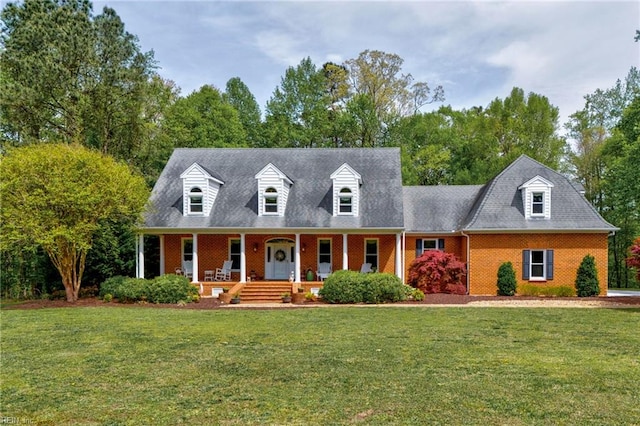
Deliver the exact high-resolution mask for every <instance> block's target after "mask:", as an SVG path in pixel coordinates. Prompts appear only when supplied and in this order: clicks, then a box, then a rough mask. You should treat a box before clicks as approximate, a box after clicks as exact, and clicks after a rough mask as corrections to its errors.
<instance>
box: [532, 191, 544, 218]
mask: <svg viewBox="0 0 640 426" xmlns="http://www.w3.org/2000/svg"><path fill="white" fill-rule="evenodd" d="M531 216H544V192H534V193H532V194H531Z"/></svg>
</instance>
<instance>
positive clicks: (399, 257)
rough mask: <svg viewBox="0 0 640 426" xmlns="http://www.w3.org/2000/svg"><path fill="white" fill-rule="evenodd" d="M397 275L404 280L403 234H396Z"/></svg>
mask: <svg viewBox="0 0 640 426" xmlns="http://www.w3.org/2000/svg"><path fill="white" fill-rule="evenodd" d="M396 275H397V276H398V278H400V279H401V280H402V234H396Z"/></svg>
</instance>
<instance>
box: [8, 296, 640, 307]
mask: <svg viewBox="0 0 640 426" xmlns="http://www.w3.org/2000/svg"><path fill="white" fill-rule="evenodd" d="M549 299H554V300H562V301H572V300H575V301H581V302H582V301H589V300H592V301H598V302H605V304H606V305H608V304H611V306H612V307H613V306H616V305H617V306H619V305H629V307H640V297H637V296H620V297H581V298H578V297H563V298H548V297H543V298H539V297H525V296H514V297H506V296H461V295H456V294H427V295H426V296H425V300H424V301H421V302H401V303H399V304H403V305H407V304H408V305H452V306H456V305H466V304H468V303H471V302H478V301H485V300H486V301H492V302H500V301H508V302H514V301H528V300H549ZM321 304H323V303H322V302H312V303H305V304H304V305H292V304H288V303H287V304H283V305H286V307H288V308H292V307H296V306H300V307H302V306H309V305H321ZM606 305H605V307H606ZM71 306H73V307H96V306H117V307H148V308H168V307H170V308H176V309H216V308H220V307H221V303H220V302H219V301H218V299H214V298H204V299H201V300H200V302H198V303H189V304H187V305H184V306H179V305H164V304H153V303H144V304H140V303H134V304H122V303H114V302H111V303H104V302H103V301H102V300H100V299H98V298H86V299H79V300H78V301H77V302H75V303H68V302H66V301H64V300H28V301H25V302H23V303H18V304H15V305H8V306H4V307H3V309H43V308H68V307H71ZM238 307H242V303H241V304H240V305H239V306H238ZM252 307H253V308H257V309H260V308H259V307H256V306H255V305H252ZM265 308H269V309H272V308H273V305H266V306H265Z"/></svg>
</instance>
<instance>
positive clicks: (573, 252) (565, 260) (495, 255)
mask: <svg viewBox="0 0 640 426" xmlns="http://www.w3.org/2000/svg"><path fill="white" fill-rule="evenodd" d="M470 244H471V248H470V256H471V266H470V268H469V274H470V276H469V279H470V294H475V295H481V294H493V295H495V294H496V293H497V287H496V281H497V274H498V268H499V267H500V265H501V264H502V263H503V262H507V261H510V262H511V263H513V268H514V270H515V271H516V279H517V280H518V286H520V285H523V284H534V285H546V286H569V287H572V288H573V287H574V286H575V279H576V271H577V270H578V266H579V265H580V262H582V259H583V258H584V256H586V255H587V254H590V255H592V256H594V257H595V261H596V268H597V270H598V278H599V281H600V294H601V295H606V290H607V257H608V254H607V234H485V235H476V234H474V235H471V237H470ZM407 247H408V245H407ZM525 249H541V250H544V249H552V250H554V278H553V280H550V281H546V282H531V283H530V282H529V281H526V280H523V279H522V251H523V250H525Z"/></svg>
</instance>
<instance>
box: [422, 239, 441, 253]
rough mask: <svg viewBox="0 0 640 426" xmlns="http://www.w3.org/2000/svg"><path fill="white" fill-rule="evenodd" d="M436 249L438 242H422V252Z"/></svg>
mask: <svg viewBox="0 0 640 426" xmlns="http://www.w3.org/2000/svg"><path fill="white" fill-rule="evenodd" d="M437 248H438V240H422V250H423V251H425V250H436V249H437Z"/></svg>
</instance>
